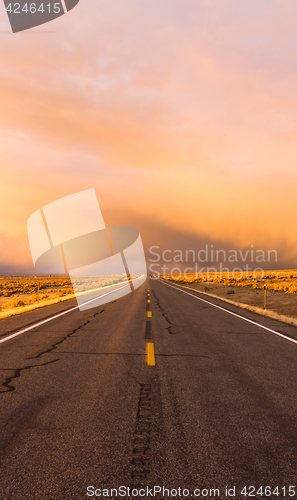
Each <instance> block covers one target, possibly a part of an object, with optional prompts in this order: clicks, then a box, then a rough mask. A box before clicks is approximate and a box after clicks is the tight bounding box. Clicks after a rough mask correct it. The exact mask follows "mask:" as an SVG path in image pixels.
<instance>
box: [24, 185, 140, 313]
mask: <svg viewBox="0 0 297 500" xmlns="http://www.w3.org/2000/svg"><path fill="white" fill-rule="evenodd" d="M27 228H28V237H29V245H30V250H31V255H32V259H33V263H34V266H35V268H36V269H37V270H38V271H41V272H43V273H51V274H60V273H65V272H67V273H68V274H69V276H70V279H71V282H72V286H73V289H74V293H75V296H76V299H77V302H78V305H79V309H80V310H85V309H89V308H91V307H97V306H99V305H102V304H105V303H107V302H111V301H113V300H116V299H118V298H120V297H123V296H124V295H127V294H128V293H130V292H132V291H133V290H135V289H136V288H138V287H139V286H140V285H142V283H143V282H144V281H145V279H146V277H147V270H146V262H145V256H144V250H143V245H142V241H141V236H140V234H139V231H138V230H137V229H135V228H133V227H128V226H110V227H109V228H107V227H106V226H105V223H104V220H103V217H102V213H101V210H100V207H99V203H98V200H97V197H96V193H95V190H94V189H88V190H86V191H81V192H79V193H75V194H72V195H70V196H66V197H65V198H61V199H59V200H56V201H54V202H53V203H50V204H48V205H45V206H44V207H43V208H42V209H40V210H37V212H35V213H34V214H33V215H31V217H30V218H29V219H28V223H27Z"/></svg>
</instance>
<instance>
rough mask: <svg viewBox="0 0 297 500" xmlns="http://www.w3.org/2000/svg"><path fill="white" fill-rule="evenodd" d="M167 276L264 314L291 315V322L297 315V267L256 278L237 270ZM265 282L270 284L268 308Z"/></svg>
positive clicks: (269, 272)
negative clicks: (231, 272) (241, 273)
mask: <svg viewBox="0 0 297 500" xmlns="http://www.w3.org/2000/svg"><path fill="white" fill-rule="evenodd" d="M163 278H166V279H168V280H170V281H173V282H176V283H178V284H182V285H186V286H190V287H191V288H193V289H194V290H197V291H200V292H204V293H207V294H211V295H214V296H216V297H219V298H222V299H223V300H227V301H232V302H233V303H234V302H236V303H237V304H239V305H240V306H242V307H248V308H250V309H253V310H255V312H260V313H261V314H264V313H265V315H268V313H271V312H273V313H275V314H277V315H281V316H282V317H288V318H289V319H290V321H289V322H291V323H292V322H293V320H292V318H297V297H296V294H297V270H283V271H265V274H264V276H263V277H262V273H260V272H259V273H258V274H256V276H255V277H254V276H253V275H252V273H250V274H248V276H246V274H245V275H244V276H243V277H241V276H240V273H235V275H234V277H233V276H232V277H230V276H229V277H228V276H227V274H224V273H222V275H219V274H217V275H215V273H209V275H208V276H207V274H206V273H205V274H202V275H198V276H195V274H186V275H182V276H178V275H173V276H171V275H163ZM207 278H209V279H207ZM264 285H266V287H267V293H266V309H264ZM256 309H257V311H256ZM270 316H271V314H270ZM282 320H284V319H282Z"/></svg>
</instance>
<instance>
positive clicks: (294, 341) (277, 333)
mask: <svg viewBox="0 0 297 500" xmlns="http://www.w3.org/2000/svg"><path fill="white" fill-rule="evenodd" d="M160 281H161V283H164V285H167V286H170V287H171V288H175V289H176V290H179V289H178V288H177V287H183V288H187V287H186V286H185V287H184V286H183V285H169V284H168V283H166V282H165V281H163V280H160ZM179 291H180V292H183V293H186V294H187V295H191V297H194V299H197V300H201V301H202V302H206V303H207V304H210V305H211V306H213V307H216V308H217V309H221V310H222V311H225V312H226V313H229V314H232V316H236V317H237V318H240V319H243V320H244V321H247V322H248V323H252V324H253V325H256V326H259V327H260V328H263V330H267V331H268V332H270V333H274V335H278V336H279V337H282V338H283V339H286V340H289V342H293V344H297V340H295V339H292V338H291V337H287V336H286V335H283V334H282V333H279V332H276V331H275V330H272V329H271V328H268V327H267V326H264V325H261V324H260V323H257V322H256V321H252V320H251V319H248V318H245V317H244V316H240V314H236V313H234V312H232V311H228V309H225V308H224V307H221V306H218V305H216V304H213V303H212V302H209V301H208V300H205V299H201V298H200V297H197V295H193V294H192V293H189V292H185V291H184V290H179ZM197 293H199V291H198V290H197ZM212 298H214V297H212ZM218 300H220V299H219V297H218Z"/></svg>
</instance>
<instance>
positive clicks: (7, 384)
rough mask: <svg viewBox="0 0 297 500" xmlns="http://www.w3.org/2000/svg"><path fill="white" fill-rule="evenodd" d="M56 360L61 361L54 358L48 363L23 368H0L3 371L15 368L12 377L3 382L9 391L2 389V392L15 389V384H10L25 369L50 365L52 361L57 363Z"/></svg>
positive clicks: (0, 392)
mask: <svg viewBox="0 0 297 500" xmlns="http://www.w3.org/2000/svg"><path fill="white" fill-rule="evenodd" d="M56 361H59V359H54V360H53V361H47V362H46V363H42V364H41V365H28V366H24V367H23V368H16V369H15V368H0V370H3V371H6V370H14V374H13V375H12V376H11V377H7V378H6V379H5V381H4V382H3V384H2V386H3V387H7V391H0V394H4V393H6V392H13V391H15V387H14V385H10V384H11V382H12V381H13V380H15V379H16V378H19V377H20V376H21V373H22V372H23V371H25V370H30V368H37V367H39V366H45V365H50V364H52V363H56Z"/></svg>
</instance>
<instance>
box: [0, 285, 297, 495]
mask: <svg viewBox="0 0 297 500" xmlns="http://www.w3.org/2000/svg"><path fill="white" fill-rule="evenodd" d="M148 283H149V285H148ZM148 286H149V295H148V290H147V289H148ZM189 293H190V295H188V294H185V293H183V292H182V290H181V289H179V288H178V287H176V286H175V285H173V286H169V284H167V283H165V282H161V281H159V280H153V279H151V280H150V281H149V282H147V283H146V284H144V285H143V286H142V287H140V288H139V289H138V290H136V291H135V292H133V293H132V294H129V295H127V296H125V297H123V298H122V299H119V300H117V301H115V302H113V303H109V304H106V305H104V306H100V307H97V308H94V309H90V310H88V311H84V312H80V311H79V310H77V309H76V310H73V311H71V312H69V313H67V314H65V315H62V316H59V317H57V318H55V319H53V320H51V321H48V322H46V323H44V324H42V325H40V326H38V327H36V328H33V329H31V330H28V331H26V332H25V333H23V334H21V335H19V336H17V337H14V338H12V339H10V340H8V341H7V342H4V343H2V344H0V380H1V386H0V429H1V433H0V468H1V479H0V498H1V500H2V499H3V500H8V499H9V500H10V499H13V500H14V499H18V498H22V499H23V498H24V499H26V500H27V499H28V500H29V499H35V498H36V499H42V500H43V499H45V500H47V499H55V500H60V499H63V500H64V499H67V498H69V499H71V500H76V499H83V498H88V497H87V488H88V486H92V485H93V486H94V487H96V488H97V489H98V490H99V489H103V488H118V487H119V486H120V485H125V486H127V487H128V486H131V487H132V486H134V487H138V486H139V485H147V486H150V487H152V486H154V485H161V486H163V485H164V486H166V487H167V488H179V487H180V488H187V489H188V490H189V494H190V495H191V494H193V491H194V490H195V489H196V490H197V491H198V489H199V491H202V489H203V488H205V490H210V489H214V488H218V489H219V490H220V493H221V496H222V497H223V493H225V487H226V486H236V498H242V497H243V493H241V492H242V489H243V488H244V486H247V487H248V486H250V485H254V486H256V487H257V488H259V487H260V486H261V485H262V486H271V487H276V486H278V487H279V491H280V493H281V495H279V497H278V498H283V497H284V496H282V490H281V488H283V487H284V486H285V487H289V486H290V485H295V484H296V483H297V480H296V479H297V478H296V465H297V453H296V451H297V432H296V431H297V419H296V414H297V412H296V410H297V401H296V385H297V383H296V376H295V367H296V356H297V345H296V344H294V343H292V342H290V341H288V340H286V339H285V338H282V337H278V336H277V335H274V334H273V333H271V332H269V331H268V330H264V329H263V328H261V327H260V326H257V325H256V324H254V323H251V322H248V321H245V320H244V319H242V318H240V317H238V316H235V315H232V314H229V313H228V312H226V311H224V310H223V309H224V308H225V309H228V310H230V311H231V312H235V313H236V314H239V315H240V316H245V317H246V318H247V319H250V320H251V321H254V322H258V323H260V324H262V325H264V326H266V327H267V328H269V329H271V330H275V331H277V332H280V333H282V334H283V335H285V336H289V337H290V338H295V339H297V329H296V328H294V327H291V326H289V325H284V324H282V323H279V322H277V321H274V320H270V319H268V318H262V317H260V316H257V315H255V314H253V313H249V312H247V311H241V310H238V309H237V308H236V307H233V306H229V305H226V304H224V303H222V302H220V301H219V300H215V299H210V298H209V299H207V298H206V297H205V296H201V295H199V294H197V293H196V292H191V291H189ZM192 295H193V296H192ZM195 297H200V298H203V299H204V300H203V301H202V300H197V298H195ZM148 301H150V302H148ZM212 304H217V305H219V306H220V307H222V308H223V309H219V308H217V307H214V306H213V305H212ZM74 305H75V303H74V301H73V303H72V301H69V303H68V304H67V305H65V303H64V304H63V305H60V306H59V305H57V306H52V308H50V307H47V308H44V310H42V311H41V310H39V311H35V312H32V313H26V314H23V315H20V316H22V318H21V317H12V318H9V319H7V320H3V323H2V324H1V323H0V335H1V332H2V335H3V336H2V337H1V336H0V340H1V339H5V338H7V336H8V335H9V332H16V331H18V330H20V329H24V328H25V327H26V324H29V323H31V324H33V325H34V322H35V323H37V322H40V321H42V319H43V317H45V316H49V315H50V314H58V313H59V312H61V311H60V309H59V308H63V309H65V308H67V307H71V306H72V307H73V306H74ZM150 313H151V314H150ZM1 326H2V330H1ZM147 344H150V345H151V346H153V351H154V356H153V361H154V362H152V359H151V362H149V359H148V357H147V356H146V351H147ZM296 486H297V485H296ZM90 491H91V490H90ZM197 491H196V493H197ZM291 491H293V490H291ZM296 491H297V487H296ZM171 496H172V497H173V495H171ZM296 496H297V495H296ZM272 497H273V496H272ZM114 498H115V496H114ZM274 498H276V495H275V496H274ZM286 498H289V497H288V495H287V491H286ZM293 498H294V497H293Z"/></svg>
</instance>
